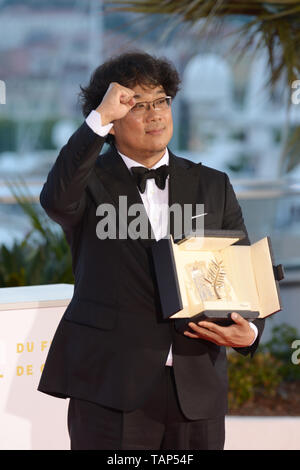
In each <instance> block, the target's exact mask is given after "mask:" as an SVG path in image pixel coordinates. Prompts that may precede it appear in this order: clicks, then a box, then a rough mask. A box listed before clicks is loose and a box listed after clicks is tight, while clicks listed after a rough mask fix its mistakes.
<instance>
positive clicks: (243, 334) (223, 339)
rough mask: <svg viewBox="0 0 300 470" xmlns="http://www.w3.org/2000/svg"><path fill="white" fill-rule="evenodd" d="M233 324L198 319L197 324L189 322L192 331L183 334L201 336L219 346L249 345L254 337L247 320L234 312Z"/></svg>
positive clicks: (190, 336)
mask: <svg viewBox="0 0 300 470" xmlns="http://www.w3.org/2000/svg"><path fill="white" fill-rule="evenodd" d="M231 319H232V320H233V321H234V324H232V325H230V326H220V325H217V324H216V323H213V322H210V321H200V322H198V324H196V323H192V322H191V323H189V327H190V328H191V330H193V333H192V332H189V331H185V332H184V334H185V336H188V337H189V338H201V339H205V340H207V341H211V342H212V343H215V344H217V345H219V346H231V347H233V348H243V347H246V346H250V345H251V344H252V342H253V341H254V338H255V332H254V331H253V329H252V328H251V327H250V325H249V322H248V321H247V320H245V318H243V317H241V315H239V314H238V313H236V312H233V313H232V314H231Z"/></svg>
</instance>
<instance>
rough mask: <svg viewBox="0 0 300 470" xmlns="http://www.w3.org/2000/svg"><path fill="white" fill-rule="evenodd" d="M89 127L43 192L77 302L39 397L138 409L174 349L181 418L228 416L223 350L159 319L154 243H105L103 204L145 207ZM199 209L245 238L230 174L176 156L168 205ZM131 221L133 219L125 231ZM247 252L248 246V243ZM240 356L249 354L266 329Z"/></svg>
mask: <svg viewBox="0 0 300 470" xmlns="http://www.w3.org/2000/svg"><path fill="white" fill-rule="evenodd" d="M103 144H104V139H103V138H102V137H99V136H98V135H96V134H95V133H94V132H93V131H92V130H91V129H90V128H89V127H88V126H87V124H86V123H83V124H82V125H81V126H80V128H79V129H78V130H77V131H76V132H75V133H74V134H73V136H72V137H71V138H70V139H69V141H68V143H67V144H66V145H65V146H64V147H63V148H62V150H61V152H60V154H59V156H58V158H57V160H56V162H55V164H54V166H53V168H52V169H51V171H50V173H49V175H48V178H47V181H46V183H45V185H44V187H43V190H42V192H41V196H40V201H41V204H42V206H43V208H44V209H45V210H46V212H47V213H48V215H49V216H50V217H51V218H52V219H53V220H54V221H56V222H57V223H58V224H60V225H61V226H62V228H63V230H64V232H65V234H66V238H67V240H68V243H69V245H70V249H71V252H72V260H73V272H74V277H75V285H74V295H73V298H72V299H71V302H70V304H69V306H68V307H67V309H66V311H65V313H64V315H63V317H62V319H61V322H60V324H59V326H58V328H57V331H56V333H55V336H54V339H53V341H52V344H51V348H50V350H49V353H48V357H47V360H46V364H45V367H44V370H43V373H42V377H41V380H40V383H39V387H38V388H39V390H40V391H42V392H45V393H48V394H51V395H54V396H58V397H64V398H66V397H76V398H80V399H84V400H88V401H92V402H95V403H99V404H101V405H103V406H108V407H111V408H115V409H119V410H126V411H129V410H134V409H136V408H138V407H139V406H141V405H142V404H143V402H144V401H145V399H146V398H147V396H148V393H150V390H151V388H152V387H153V386H155V382H156V381H158V380H159V378H160V376H161V374H162V373H163V370H164V367H165V363H166V359H167V355H168V352H169V349H170V346H171V344H172V351H173V367H174V374H175V379H176V384H177V390H178V395H179V399H180V403H181V407H182V410H183V413H184V414H185V415H186V416H187V417H188V418H191V419H200V418H208V417H214V416H219V415H222V414H224V413H225V412H226V409H227V360H226V349H225V348H224V347H219V346H217V345H215V344H213V343H211V342H208V341H205V340H201V339H190V338H187V337H185V336H183V335H182V334H180V333H179V332H177V331H176V329H175V326H174V321H171V320H170V321H168V320H163V319H162V316H161V314H160V301H159V296H158V290H157V286H156V280H155V274H154V269H153V264H152V258H151V249H150V246H151V240H141V239H137V240H133V239H130V238H128V239H105V240H100V239H99V238H98V237H97V234H96V227H97V224H98V222H99V221H100V217H99V216H98V215H97V213H96V210H97V207H98V206H99V204H104V203H110V204H113V205H114V206H115V207H116V215H117V217H116V219H117V221H119V218H118V216H119V213H118V210H117V209H118V202H119V196H120V195H122V196H127V204H128V207H129V206H130V205H131V204H134V203H138V202H139V203H141V204H142V201H141V198H140V194H139V192H138V189H137V186H136V185H135V183H134V181H133V179H132V176H131V174H130V172H129V171H128V169H127V167H126V165H125V164H124V162H123V160H122V158H121V157H120V156H119V155H118V153H117V152H116V151H115V150H113V149H111V150H110V151H109V152H108V153H106V154H104V155H101V156H99V153H100V151H101V149H102V146H103ZM173 203H178V204H181V205H184V204H192V205H193V206H195V205H196V203H198V204H200V203H203V204H204V205H205V212H207V213H208V215H207V216H206V219H205V228H208V229H239V230H243V231H245V233H247V232H246V228H245V226H244V222H243V218H242V214H241V210H240V207H239V204H238V202H237V200H236V197H235V195H234V192H233V189H232V186H231V184H230V182H229V180H228V177H227V175H226V174H224V173H222V172H219V171H216V170H214V169H211V168H208V167H206V166H204V165H201V164H195V163H193V162H190V161H188V160H185V159H182V158H179V157H176V156H175V155H173V154H172V153H171V152H170V179H169V204H170V205H171V204H173ZM130 221H131V219H130V217H128V221H127V223H130ZM245 242H246V243H247V239H246V241H245ZM255 323H256V325H257V327H258V329H259V335H258V338H257V340H256V342H255V344H254V345H253V346H252V347H250V348H242V349H240V352H242V353H243V354H248V353H249V352H250V353H253V352H254V351H255V348H256V346H257V344H258V340H259V337H260V335H261V333H262V329H263V321H259V320H256V321H255Z"/></svg>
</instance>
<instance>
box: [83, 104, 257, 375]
mask: <svg viewBox="0 0 300 470" xmlns="http://www.w3.org/2000/svg"><path fill="white" fill-rule="evenodd" d="M86 123H87V125H88V126H89V127H90V128H91V129H92V130H93V131H94V132H95V133H96V134H98V135H100V136H101V137H105V136H106V135H107V134H108V133H109V131H110V129H111V128H112V126H113V124H107V125H106V126H102V122H101V116H100V113H98V112H97V111H91V113H90V114H89V115H88V117H87V118H86ZM119 154H120V155H121V157H122V159H123V161H124V163H125V164H126V166H127V168H128V170H130V169H131V168H132V167H133V166H145V165H142V164H141V163H138V162H136V161H135V160H132V159H131V158H129V157H127V156H126V155H123V154H121V153H120V152H119ZM168 164H169V152H168V149H166V151H165V153H164V155H163V156H162V158H161V159H160V160H159V161H158V162H157V163H156V164H155V165H154V166H153V167H152V169H156V168H159V167H160V166H162V165H168ZM168 179H169V177H168ZM168 179H167V182H166V186H165V188H164V189H159V188H158V187H157V185H156V183H155V180H154V179H153V178H152V179H147V180H146V189H145V192H144V193H141V192H140V195H141V198H142V201H143V204H144V206H145V210H146V212H147V215H148V218H149V220H150V223H151V227H152V229H153V233H154V236H155V238H156V240H157V241H158V240H160V239H161V238H163V237H164V236H165V235H167V230H168V214H167V212H166V211H167V209H168V200H169V185H168ZM249 324H250V326H251V328H252V329H253V330H254V332H255V338H254V340H253V342H252V343H251V344H253V343H254V341H255V340H256V338H257V334H258V330H257V328H256V326H255V325H254V324H253V323H251V322H250V323H249ZM172 364H173V361H172V345H171V347H170V351H169V354H168V358H167V362H166V365H168V366H172Z"/></svg>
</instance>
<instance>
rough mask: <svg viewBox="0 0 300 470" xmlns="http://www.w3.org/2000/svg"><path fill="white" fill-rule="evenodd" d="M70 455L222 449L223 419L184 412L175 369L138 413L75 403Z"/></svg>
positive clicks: (71, 415)
mask: <svg viewBox="0 0 300 470" xmlns="http://www.w3.org/2000/svg"><path fill="white" fill-rule="evenodd" d="M68 429H69V435H70V440H71V450H222V449H223V448H224V440H225V417H224V416H222V417H218V418H215V419H208V420H206V419H205V420H197V421H190V420H188V419H187V418H186V417H185V416H184V415H183V414H182V412H181V410H180V405H179V402H178V397H177V394H176V387H175V380H174V376H173V369H172V367H166V368H165V373H164V375H163V377H162V379H161V381H160V383H159V384H158V386H156V387H155V389H154V390H153V393H152V394H151V396H150V397H149V398H148V400H147V402H146V403H145V404H144V405H143V406H142V407H141V408H140V409H138V410H134V411H131V412H123V411H118V410H113V409H110V408H106V407H102V406H99V405H97V404H95V403H90V402H87V401H83V400H78V399H76V398H71V399H70V403H69V410H68Z"/></svg>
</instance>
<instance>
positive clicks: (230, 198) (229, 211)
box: [222, 175, 265, 357]
mask: <svg viewBox="0 0 300 470" xmlns="http://www.w3.org/2000/svg"><path fill="white" fill-rule="evenodd" d="M225 179H226V198H225V207H224V216H223V226H222V228H223V229H224V230H225V229H227V230H230V229H232V230H233V229H234V230H242V231H243V232H244V233H245V238H244V239H243V240H240V241H239V242H237V243H236V244H237V245H250V240H249V237H248V232H247V229H246V226H245V223H244V219H243V215H242V210H241V207H240V205H239V203H238V200H237V198H236V195H235V192H234V190H233V187H232V185H231V183H230V181H229V178H228V176H227V175H225ZM253 323H254V324H255V325H256V327H257V330H258V334H257V337H256V340H255V342H254V343H253V344H252V345H251V346H249V347H245V348H234V349H235V350H236V351H237V352H239V353H241V354H243V355H245V356H246V355H247V354H249V353H250V354H251V357H252V356H253V354H254V353H255V351H256V349H257V346H258V344H259V341H260V338H261V335H262V333H263V330H264V325H265V320H264V319H256V320H254V321H253Z"/></svg>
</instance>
